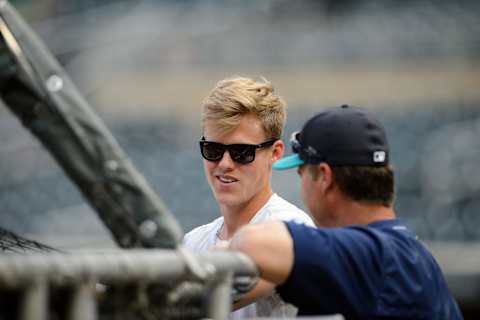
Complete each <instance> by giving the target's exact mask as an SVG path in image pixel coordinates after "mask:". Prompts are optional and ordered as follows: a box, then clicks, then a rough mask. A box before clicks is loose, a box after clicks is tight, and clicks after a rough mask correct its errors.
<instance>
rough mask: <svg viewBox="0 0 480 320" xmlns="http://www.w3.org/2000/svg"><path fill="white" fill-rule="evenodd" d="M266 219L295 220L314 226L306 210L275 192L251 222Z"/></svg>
mask: <svg viewBox="0 0 480 320" xmlns="http://www.w3.org/2000/svg"><path fill="white" fill-rule="evenodd" d="M266 220H282V221H295V222H297V223H302V224H305V225H308V226H314V223H313V220H312V218H310V216H309V215H308V214H307V213H306V212H304V211H303V210H302V209H300V208H298V207H297V206H295V205H294V204H292V203H290V202H288V201H287V200H285V199H283V198H282V197H280V196H279V195H277V194H273V195H272V197H271V198H270V200H269V201H268V202H267V204H266V205H265V206H264V207H263V208H262V209H261V210H260V211H259V212H258V214H257V216H255V218H254V221H252V222H260V221H266Z"/></svg>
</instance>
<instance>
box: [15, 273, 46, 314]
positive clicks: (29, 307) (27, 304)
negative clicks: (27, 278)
mask: <svg viewBox="0 0 480 320" xmlns="http://www.w3.org/2000/svg"><path fill="white" fill-rule="evenodd" d="M47 306H48V287H47V283H46V282H45V281H44V279H38V278H37V279H34V280H33V281H32V282H31V283H29V284H28V285H27V286H26V287H25V288H24V291H23V292H22V298H21V302H20V310H19V319H20V320H31V319H37V320H47V312H48V310H47Z"/></svg>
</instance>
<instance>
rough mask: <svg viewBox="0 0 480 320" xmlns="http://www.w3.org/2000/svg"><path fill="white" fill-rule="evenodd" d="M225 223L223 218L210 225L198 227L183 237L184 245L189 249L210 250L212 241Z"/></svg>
mask: <svg viewBox="0 0 480 320" xmlns="http://www.w3.org/2000/svg"><path fill="white" fill-rule="evenodd" d="M222 223H223V217H219V218H217V219H215V220H213V221H212V222H210V223H207V224H204V225H202V226H199V227H196V228H195V229H193V230H191V231H190V232H188V233H187V234H186V235H185V236H184V237H183V245H184V246H186V247H187V248H189V249H193V250H201V249H208V247H209V244H210V242H211V241H210V239H212V238H213V237H214V234H215V233H216V232H217V230H218V229H219V228H220V226H221V225H222Z"/></svg>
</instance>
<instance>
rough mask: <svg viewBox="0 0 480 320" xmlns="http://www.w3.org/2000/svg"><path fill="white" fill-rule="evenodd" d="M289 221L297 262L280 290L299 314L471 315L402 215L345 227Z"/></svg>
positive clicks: (354, 316)
mask: <svg viewBox="0 0 480 320" xmlns="http://www.w3.org/2000/svg"><path fill="white" fill-rule="evenodd" d="M286 226H287V228H288V230H289V231H290V234H291V236H292V238H293V243H294V264H293V269H292V272H291V273H290V275H289V278H288V279H287V281H286V282H285V283H284V284H283V285H281V286H279V287H278V288H277V291H278V292H279V294H280V296H281V297H282V298H283V299H284V300H285V301H287V302H289V303H292V304H294V305H295V306H297V307H298V309H299V315H325V314H338V313H340V314H342V315H343V316H345V317H346V319H348V320H351V319H369V320H371V319H428V320H435V319H441V320H447V319H448V320H455V319H463V317H462V315H461V313H460V310H459V308H458V306H457V304H456V302H455V300H454V299H453V298H452V296H451V294H450V291H449V290H448V287H447V285H446V283H445V280H444V277H443V275H442V272H441V270H440V267H439V266H438V264H437V263H436V261H435V260H434V258H433V257H432V255H431V254H430V253H429V252H428V251H427V249H426V248H425V247H424V246H423V245H422V244H421V243H420V242H419V241H418V240H417V238H416V236H415V235H414V234H413V233H412V232H411V231H409V230H408V229H407V228H406V227H405V226H404V225H403V224H402V223H401V222H400V221H399V220H398V219H393V220H382V221H378V222H375V223H372V224H369V225H355V226H349V227H343V228H312V227H307V226H305V225H303V224H297V223H294V222H286Z"/></svg>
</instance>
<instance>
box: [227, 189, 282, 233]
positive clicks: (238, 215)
mask: <svg viewBox="0 0 480 320" xmlns="http://www.w3.org/2000/svg"><path fill="white" fill-rule="evenodd" d="M272 195H273V191H272V190H271V189H269V190H268V192H264V193H262V194H258V195H256V196H255V197H254V198H253V199H251V200H250V201H249V202H247V203H245V204H242V205H238V206H227V205H220V211H221V212H222V216H223V219H224V220H223V221H224V222H223V227H222V230H221V232H220V234H219V235H220V239H222V240H230V239H231V238H232V237H233V235H234V234H235V232H237V231H238V229H239V228H240V227H242V226H244V225H246V224H248V223H249V222H250V220H252V218H253V217H254V216H255V215H256V214H257V212H258V211H259V210H260V209H261V208H262V207H263V206H264V205H265V204H266V203H267V202H268V200H269V199H270V197H271V196H272Z"/></svg>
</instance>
